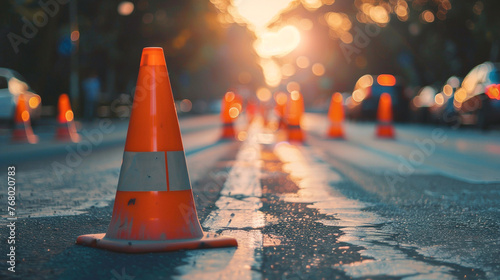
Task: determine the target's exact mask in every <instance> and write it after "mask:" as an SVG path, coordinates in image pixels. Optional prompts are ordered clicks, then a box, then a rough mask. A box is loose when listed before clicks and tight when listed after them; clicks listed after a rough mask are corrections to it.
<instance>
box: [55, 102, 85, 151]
mask: <svg viewBox="0 0 500 280" xmlns="http://www.w3.org/2000/svg"><path fill="white" fill-rule="evenodd" d="M57 108H58V109H59V115H58V116H57V122H58V126H57V130H56V139H57V140H60V141H72V142H75V143H77V142H80V135H78V132H77V130H76V126H75V122H74V121H73V119H74V114H73V110H71V104H70V102H69V97H68V95H67V94H65V93H63V94H61V96H59V101H58V103H57Z"/></svg>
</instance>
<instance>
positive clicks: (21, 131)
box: [12, 94, 80, 144]
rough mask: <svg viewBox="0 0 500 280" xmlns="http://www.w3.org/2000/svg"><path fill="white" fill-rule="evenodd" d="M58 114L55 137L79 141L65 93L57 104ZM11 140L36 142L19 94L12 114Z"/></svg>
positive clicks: (24, 101)
mask: <svg viewBox="0 0 500 280" xmlns="http://www.w3.org/2000/svg"><path fill="white" fill-rule="evenodd" d="M57 108H58V110H59V114H58V115H57V128H56V134H55V138H56V139H57V140H59V141H71V142H75V143H77V142H79V141H80V135H79V134H78V132H77V130H76V125H75V122H74V114H73V110H71V104H70V102H69V97H68V95H67V94H61V96H59V101H58V104H57ZM12 141H13V142H20V143H30V144H36V143H38V136H37V135H36V134H35V133H34V132H33V128H32V127H31V116H30V113H29V111H28V110H27V106H26V100H25V98H24V95H22V94H21V95H19V99H18V101H17V105H16V112H15V116H14V130H13V131H12Z"/></svg>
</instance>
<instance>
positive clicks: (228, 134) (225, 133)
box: [220, 124, 236, 140]
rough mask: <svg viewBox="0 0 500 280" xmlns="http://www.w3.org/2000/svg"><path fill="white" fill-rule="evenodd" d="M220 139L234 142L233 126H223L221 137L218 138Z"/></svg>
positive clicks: (234, 132)
mask: <svg viewBox="0 0 500 280" xmlns="http://www.w3.org/2000/svg"><path fill="white" fill-rule="evenodd" d="M220 138H221V139H224V140H234V139H236V131H235V129H234V126H233V125H232V124H229V125H228V124H224V127H223V129H222V135H221V137H220Z"/></svg>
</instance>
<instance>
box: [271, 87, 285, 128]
mask: <svg viewBox="0 0 500 280" xmlns="http://www.w3.org/2000/svg"><path fill="white" fill-rule="evenodd" d="M274 101H275V102H276V106H275V107H274V112H275V113H276V115H277V116H278V128H280V129H286V122H285V111H286V102H287V101H288V97H287V95H286V93H284V92H281V91H280V92H278V93H276V95H275V96H274Z"/></svg>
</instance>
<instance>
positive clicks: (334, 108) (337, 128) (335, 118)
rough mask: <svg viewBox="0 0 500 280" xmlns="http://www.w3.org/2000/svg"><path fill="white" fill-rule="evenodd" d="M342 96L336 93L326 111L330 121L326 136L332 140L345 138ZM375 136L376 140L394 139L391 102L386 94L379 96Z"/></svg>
mask: <svg viewBox="0 0 500 280" xmlns="http://www.w3.org/2000/svg"><path fill="white" fill-rule="evenodd" d="M342 103H343V102H342V94H340V92H336V93H334V94H333V96H332V100H331V103H330V109H329V110H328V118H329V119H330V122H331V124H330V128H329V129H328V132H327V136H328V137H329V138H333V139H335V138H336V139H343V138H345V134H344V128H343V122H344V119H345V117H344V107H343V105H342ZM375 135H376V136H377V137H378V138H385V139H394V138H395V133H394V125H393V120H392V101H391V96H390V95H389V94H388V93H383V94H382V95H381V96H380V99H379V103H378V110H377V127H376V131H375Z"/></svg>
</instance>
